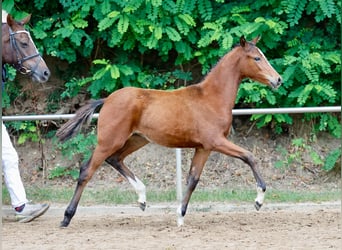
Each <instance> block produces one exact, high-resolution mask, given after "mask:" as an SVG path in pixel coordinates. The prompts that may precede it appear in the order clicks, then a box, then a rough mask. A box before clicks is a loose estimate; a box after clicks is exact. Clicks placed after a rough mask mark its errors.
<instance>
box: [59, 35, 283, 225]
mask: <svg viewBox="0 0 342 250" xmlns="http://www.w3.org/2000/svg"><path fill="white" fill-rule="evenodd" d="M258 40H259V37H257V38H255V39H254V40H253V41H251V42H247V41H246V40H245V38H244V37H241V38H240V44H239V45H238V46H236V47H235V48H234V49H232V51H231V52H229V53H228V54H226V55H225V56H224V57H223V58H222V59H221V60H220V61H219V63H218V64H217V65H216V66H215V67H214V68H213V69H212V70H211V72H210V73H209V74H208V75H207V76H206V78H205V79H204V80H203V81H202V82H201V83H198V84H195V85H191V86H188V87H186V88H181V89H178V90H174V91H161V90H147V89H139V88H132V87H129V88H123V89H120V90H118V91H116V92H114V93H112V94H111V95H109V96H108V97H107V98H105V99H100V100H96V101H93V102H90V103H89V104H87V105H85V106H83V107H82V108H81V109H79V110H78V111H77V112H76V115H75V116H74V117H73V118H72V119H71V120H69V121H68V122H67V123H65V124H64V125H63V126H62V127H61V128H60V129H59V130H58V132H57V136H58V137H59V139H60V140H61V141H65V140H67V139H68V138H70V137H72V136H73V135H74V134H75V133H77V132H78V130H79V129H80V127H81V126H82V124H83V123H84V122H85V121H87V120H89V119H91V117H92V114H93V112H94V111H95V109H96V107H97V106H100V105H102V104H104V105H103V107H102V109H101V111H100V114H99V118H98V128H97V132H98V143H97V145H96V148H95V150H94V152H93V155H92V157H91V158H90V159H89V160H88V161H87V162H86V163H84V164H83V165H82V167H81V169H80V176H79V179H78V182H77V186H76V190H75V193H74V196H73V198H72V200H71V202H70V204H69V206H68V207H67V209H66V210H65V214H64V220H63V221H62V222H61V226H62V227H66V226H68V225H69V223H70V221H71V219H72V217H73V216H74V214H75V212H76V209H77V205H78V202H79V200H80V198H81V195H82V192H83V190H84V188H85V186H86V184H87V182H88V181H89V180H90V179H91V178H92V176H93V174H94V172H95V171H96V170H97V169H98V168H99V166H100V165H101V164H102V162H103V161H106V162H107V163H109V164H110V165H112V166H113V167H114V168H115V169H116V170H118V171H119V172H120V173H121V174H122V175H123V176H124V177H125V178H127V180H128V181H129V182H130V183H131V184H132V186H133V187H134V188H135V190H136V192H137V194H138V195H139V199H138V202H139V203H140V207H141V208H142V209H143V210H144V209H145V202H146V195H145V185H144V184H143V183H142V182H141V181H140V180H139V179H138V178H137V177H136V176H135V175H134V174H133V172H132V171H130V170H129V169H128V168H127V167H126V166H125V164H124V162H123V161H124V159H125V158H126V157H127V156H128V155H129V154H131V153H132V152H134V151H136V150H138V149H139V148H141V147H143V146H144V145H146V144H148V143H149V142H154V143H157V144H160V145H163V146H166V147H178V148H195V155H194V157H193V159H192V163H191V167H190V171H189V175H188V177H187V190H186V193H185V196H184V198H183V200H182V202H181V204H180V206H179V208H178V210H177V214H178V225H182V224H183V220H184V215H185V213H186V210H187V206H188V203H189V200H190V197H191V194H192V192H193V191H194V190H195V188H196V185H197V183H198V181H199V179H200V176H201V173H202V170H203V167H204V164H205V162H206V161H207V159H208V157H209V154H210V152H211V151H217V152H220V153H223V154H225V155H229V156H232V157H235V158H239V159H241V160H242V161H244V162H245V163H247V164H248V165H249V166H250V167H251V169H252V171H253V174H254V177H255V179H256V183H257V192H258V196H257V198H256V200H255V207H256V209H257V210H259V208H260V207H261V206H262V204H263V199H264V192H265V190H266V185H265V182H264V181H263V179H262V177H261V176H260V174H259V172H258V170H257V166H256V161H255V159H254V157H253V155H252V153H251V152H249V151H247V150H245V149H243V148H241V147H239V146H236V145H234V144H233V143H231V142H230V141H228V140H227V135H228V133H229V131H230V127H231V123H232V109H233V106H234V102H235V99H236V94H237V91H238V88H239V84H240V82H241V80H242V79H244V78H251V79H253V80H255V81H258V82H261V83H263V84H266V85H269V86H271V87H272V88H277V87H278V86H280V84H281V83H282V79H281V77H280V75H279V74H278V73H277V72H276V71H275V70H274V69H273V67H272V66H271V65H270V63H269V62H268V61H267V59H266V57H265V56H264V54H263V53H262V52H261V50H260V49H258V48H257V47H256V43H257V41H258Z"/></svg>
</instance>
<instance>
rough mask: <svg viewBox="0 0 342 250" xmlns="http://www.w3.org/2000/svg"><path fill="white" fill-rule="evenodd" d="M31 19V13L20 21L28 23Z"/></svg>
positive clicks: (22, 23) (21, 23)
mask: <svg viewBox="0 0 342 250" xmlns="http://www.w3.org/2000/svg"><path fill="white" fill-rule="evenodd" d="M30 19H31V14H29V15H28V16H27V17H25V18H24V19H23V20H21V21H20V22H19V24H20V25H24V24H27V23H28V22H29V21H30Z"/></svg>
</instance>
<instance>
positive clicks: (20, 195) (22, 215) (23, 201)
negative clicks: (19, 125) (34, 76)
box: [1, 123, 49, 222]
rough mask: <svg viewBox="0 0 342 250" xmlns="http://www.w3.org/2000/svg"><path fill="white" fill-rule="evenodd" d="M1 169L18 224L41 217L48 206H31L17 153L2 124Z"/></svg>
mask: <svg viewBox="0 0 342 250" xmlns="http://www.w3.org/2000/svg"><path fill="white" fill-rule="evenodd" d="M1 129H2V131H1V132H2V133H1V134H2V168H3V173H4V179H5V183H6V187H7V189H8V192H9V194H10V197H11V204H12V206H13V208H14V209H15V211H16V218H17V220H18V221H19V222H30V221H32V220H34V219H35V218H37V217H39V216H41V215H43V214H44V213H45V212H46V211H47V210H48V208H49V205H48V204H31V203H29V202H28V200H27V198H26V192H25V188H24V185H23V182H22V180H21V176H20V172H19V159H18V153H17V151H16V150H15V148H14V147H13V145H12V142H11V139H10V137H9V135H8V132H7V129H6V127H5V126H4V124H3V123H2V128H1Z"/></svg>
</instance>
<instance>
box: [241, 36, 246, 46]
mask: <svg viewBox="0 0 342 250" xmlns="http://www.w3.org/2000/svg"><path fill="white" fill-rule="evenodd" d="M246 43H247V41H246V38H245V36H241V37H240V45H241V47H245V45H246Z"/></svg>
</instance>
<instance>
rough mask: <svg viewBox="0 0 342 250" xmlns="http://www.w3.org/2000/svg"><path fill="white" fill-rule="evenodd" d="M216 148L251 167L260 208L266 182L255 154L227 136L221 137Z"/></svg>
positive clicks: (257, 207)
mask: <svg viewBox="0 0 342 250" xmlns="http://www.w3.org/2000/svg"><path fill="white" fill-rule="evenodd" d="M214 150H215V151H217V152H221V153H223V154H226V155H229V156H232V157H235V158H239V159H241V160H242V161H244V162H245V163H247V164H248V165H249V166H250V167H251V170H252V172H253V175H254V178H255V180H256V185H257V197H256V199H255V208H256V209H257V210H259V209H260V208H261V206H262V204H263V202H264V197H265V191H266V184H265V182H264V180H263V178H262V177H261V175H260V173H259V171H258V168H257V165H256V162H255V159H254V156H253V154H252V153H251V152H249V151H248V150H245V149H243V148H241V147H239V146H237V145H235V144H234V143H232V142H230V141H228V140H227V139H226V138H221V139H220V140H219V141H218V142H217V143H216V146H215V149H214Z"/></svg>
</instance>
